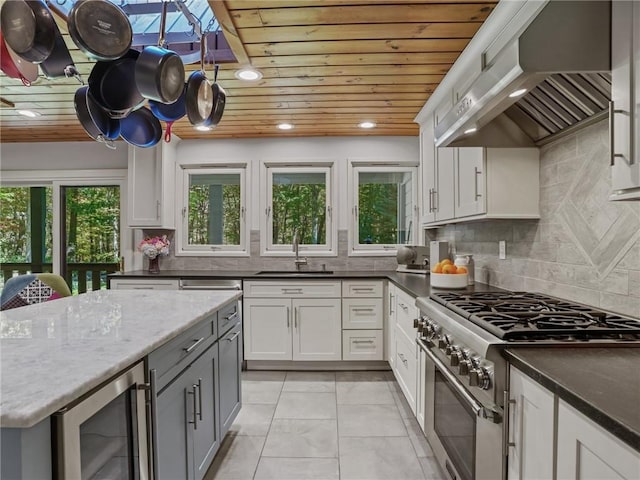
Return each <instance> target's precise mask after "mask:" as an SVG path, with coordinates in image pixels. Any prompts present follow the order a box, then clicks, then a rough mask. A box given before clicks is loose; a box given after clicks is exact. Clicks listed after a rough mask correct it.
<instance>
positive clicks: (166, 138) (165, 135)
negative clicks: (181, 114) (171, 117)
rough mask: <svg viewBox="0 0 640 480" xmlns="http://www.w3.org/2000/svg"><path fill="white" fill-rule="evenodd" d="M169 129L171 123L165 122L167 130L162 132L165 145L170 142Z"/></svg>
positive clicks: (171, 125)
mask: <svg viewBox="0 0 640 480" xmlns="http://www.w3.org/2000/svg"><path fill="white" fill-rule="evenodd" d="M171 127H173V121H171V122H167V129H166V130H165V132H164V141H165V142H167V143H169V142H170V141H171Z"/></svg>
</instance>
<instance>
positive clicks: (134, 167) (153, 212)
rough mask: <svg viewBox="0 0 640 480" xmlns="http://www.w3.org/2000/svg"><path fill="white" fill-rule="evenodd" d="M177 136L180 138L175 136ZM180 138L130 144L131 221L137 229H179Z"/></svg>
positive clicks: (129, 212)
mask: <svg viewBox="0 0 640 480" xmlns="http://www.w3.org/2000/svg"><path fill="white" fill-rule="evenodd" d="M174 138H177V137H174ZM177 143H178V140H172V141H171V142H170V143H166V142H160V143H158V145H156V146H155V147H150V148H134V147H131V146H130V147H129V166H128V170H127V175H128V192H127V193H128V197H127V202H128V205H127V222H128V225H129V227H134V228H167V229H174V228H175V190H176V186H175V183H174V179H175V164H176V146H177Z"/></svg>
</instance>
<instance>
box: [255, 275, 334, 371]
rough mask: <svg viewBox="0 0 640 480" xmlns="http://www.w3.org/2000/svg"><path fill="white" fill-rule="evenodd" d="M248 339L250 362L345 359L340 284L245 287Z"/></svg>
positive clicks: (306, 283)
mask: <svg viewBox="0 0 640 480" xmlns="http://www.w3.org/2000/svg"><path fill="white" fill-rule="evenodd" d="M261 295H265V296H266V295H270V298H262V297H261ZM331 295H333V296H334V297H335V296H337V298H331ZM294 296H295V297H294ZM274 297H275V298H274ZM323 297H324V298H323ZM327 297H329V298H327ZM244 340H245V349H244V352H245V359H247V360H297V361H304V360H341V359H342V312H341V300H340V282H295V283H293V282H290V283H287V282H273V281H269V282H245V300H244Z"/></svg>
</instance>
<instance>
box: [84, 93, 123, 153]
mask: <svg viewBox="0 0 640 480" xmlns="http://www.w3.org/2000/svg"><path fill="white" fill-rule="evenodd" d="M73 106H74V107H75V110H76V115H77V116H78V120H79V121H80V124H81V125H82V128H84V130H85V132H87V134H88V135H89V136H90V137H91V138H93V139H94V140H97V141H99V142H102V143H104V144H105V145H106V146H107V147H109V148H115V145H114V144H113V140H115V139H116V138H118V136H119V135H120V120H113V119H112V118H110V117H109V116H108V115H107V114H106V112H105V111H104V110H102V108H101V107H100V106H99V105H98V104H97V103H96V102H95V100H94V99H93V97H92V96H91V93H90V92H89V87H86V86H85V87H80V88H79V89H78V90H76V93H75V95H74V97H73Z"/></svg>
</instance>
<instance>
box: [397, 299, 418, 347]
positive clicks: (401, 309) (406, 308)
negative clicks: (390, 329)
mask: <svg viewBox="0 0 640 480" xmlns="http://www.w3.org/2000/svg"><path fill="white" fill-rule="evenodd" d="M419 316H420V310H418V307H416V299H415V297H414V296H412V295H409V294H408V293H407V292H405V291H404V290H401V289H399V288H398V289H396V326H397V329H396V335H403V336H404V338H405V339H406V340H407V341H409V342H412V343H415V341H416V334H417V333H418V330H417V329H416V328H415V327H414V326H413V325H414V321H415V319H416V318H418V317H419Z"/></svg>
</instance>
